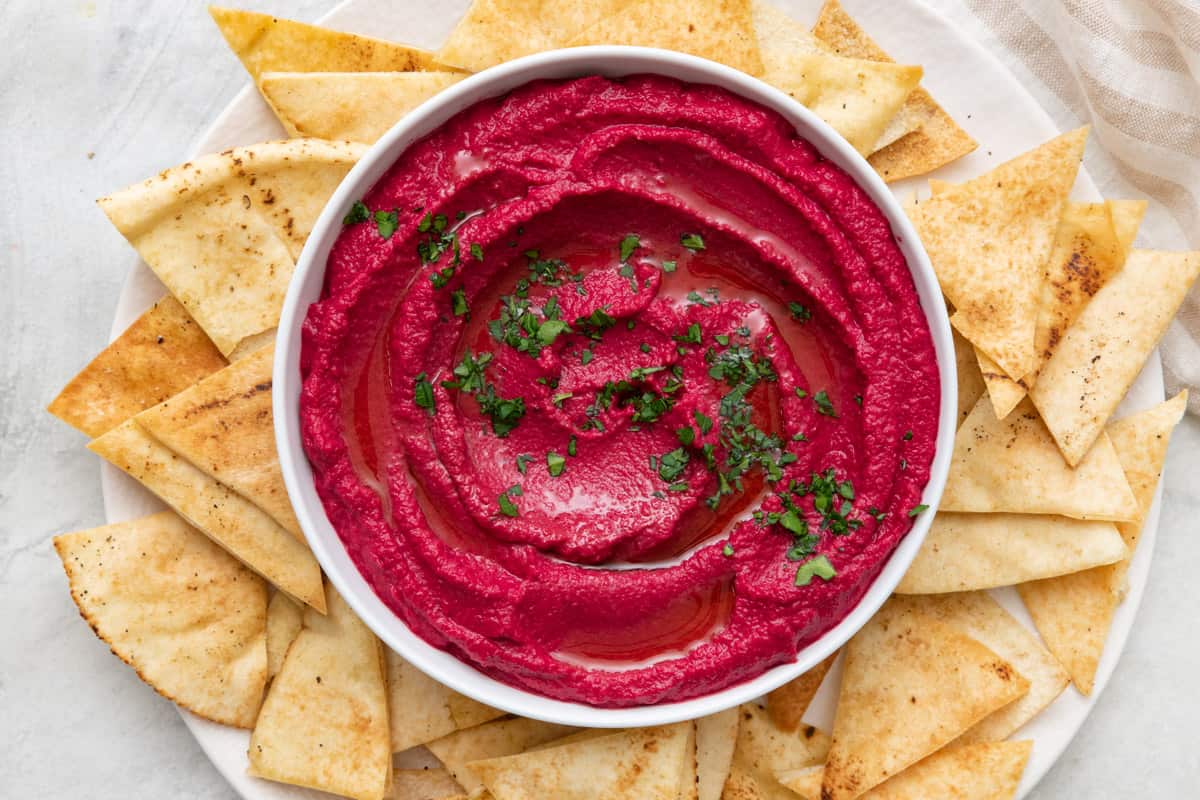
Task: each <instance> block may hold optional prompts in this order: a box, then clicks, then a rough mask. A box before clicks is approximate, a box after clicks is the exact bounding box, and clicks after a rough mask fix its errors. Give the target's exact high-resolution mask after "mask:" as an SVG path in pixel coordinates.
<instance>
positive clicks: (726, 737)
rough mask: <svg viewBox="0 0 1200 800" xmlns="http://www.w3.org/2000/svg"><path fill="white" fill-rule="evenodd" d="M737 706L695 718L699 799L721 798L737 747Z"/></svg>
mask: <svg viewBox="0 0 1200 800" xmlns="http://www.w3.org/2000/svg"><path fill="white" fill-rule="evenodd" d="M738 716H739V711H738V709H737V708H727V709H725V710H724V711H718V712H717V713H715V714H709V715H707V716H704V717H700V718H699V719H697V720H696V800H721V792H722V790H723V789H724V788H725V781H727V780H728V779H729V769H730V766H731V765H732V764H733V751H734V749H735V748H736V746H737V732H738Z"/></svg>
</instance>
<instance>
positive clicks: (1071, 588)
mask: <svg viewBox="0 0 1200 800" xmlns="http://www.w3.org/2000/svg"><path fill="white" fill-rule="evenodd" d="M1186 409H1187V393H1186V392H1180V393H1179V394H1178V395H1176V396H1175V397H1173V398H1172V399H1170V400H1168V401H1166V402H1164V403H1160V404H1158V405H1157V406H1154V407H1153V408H1150V409H1148V410H1146V411H1142V412H1141V413H1138V414H1133V415H1131V416H1128V417H1125V418H1123V419H1120V420H1117V421H1116V422H1114V423H1113V424H1112V425H1110V426H1109V436H1110V437H1111V439H1112V443H1113V448H1114V449H1115V450H1116V452H1117V457H1118V458H1119V459H1120V461H1121V465H1122V467H1124V469H1125V471H1126V475H1127V476H1128V478H1129V483H1130V485H1131V486H1132V487H1133V492H1134V495H1135V496H1136V497H1137V504H1138V518H1137V520H1135V521H1132V522H1125V523H1121V524H1120V525H1118V526H1117V528H1118V530H1120V532H1121V536H1122V537H1123V538H1124V540H1125V545H1126V548H1127V550H1128V555H1127V556H1126V557H1125V558H1124V559H1123V560H1121V561H1119V562H1117V563H1115V564H1111V565H1109V566H1104V567H1097V568H1095V569H1089V570H1087V571H1085V572H1076V573H1073V574H1071V575H1063V576H1062V577H1058V578H1049V579H1047V580H1041V581H1033V582H1031V583H1023V584H1020V585H1019V586H1017V591H1018V592H1019V593H1020V595H1021V599H1022V600H1023V601H1024V602H1025V607H1026V608H1028V609H1029V614H1030V616H1031V617H1033V622H1034V625H1036V626H1037V629H1038V633H1040V634H1041V635H1042V639H1043V640H1045V642H1046V645H1047V646H1048V647H1049V648H1050V651H1051V652H1052V653H1054V655H1055V656H1056V657H1057V658H1058V660H1059V661H1061V662H1062V664H1063V666H1065V667H1066V668H1067V671H1068V672H1070V673H1071V681H1072V682H1073V683H1074V684H1075V687H1076V688H1077V689H1079V691H1080V692H1082V693H1083V694H1085V695H1086V694H1091V692H1092V688H1093V687H1094V685H1095V680H1096V668H1097V666H1098V665H1099V663H1100V656H1101V655H1102V654H1103V652H1104V641H1105V639H1107V638H1108V630H1109V628H1110V627H1111V626H1112V617H1113V613H1114V612H1115V611H1116V607H1117V605H1118V604H1119V603H1120V602H1121V601H1122V600H1123V599H1124V595H1125V586H1126V575H1127V573H1128V570H1129V563H1130V560H1131V559H1132V558H1133V553H1134V551H1135V550H1136V548H1137V543H1138V539H1139V538H1140V537H1141V533H1142V521H1143V519H1144V518H1145V515H1146V513H1147V512H1148V511H1149V510H1150V505H1151V504H1152V503H1153V501H1154V491H1155V488H1156V487H1157V486H1158V480H1159V477H1160V476H1161V474H1162V465H1163V462H1164V461H1165V460H1166V457H1167V445H1168V443H1169V442H1170V437H1171V431H1172V430H1173V429H1174V427H1175V425H1176V424H1177V423H1178V422H1179V420H1180V419H1181V418H1182V416H1183V413H1184V411H1185V410H1186Z"/></svg>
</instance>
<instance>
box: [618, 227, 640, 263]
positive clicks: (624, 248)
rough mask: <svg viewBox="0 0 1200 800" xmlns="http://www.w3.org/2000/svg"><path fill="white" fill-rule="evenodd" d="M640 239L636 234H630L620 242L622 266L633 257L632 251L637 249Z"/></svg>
mask: <svg viewBox="0 0 1200 800" xmlns="http://www.w3.org/2000/svg"><path fill="white" fill-rule="evenodd" d="M640 242H641V238H640V237H639V236H638V235H637V234H636V233H631V234H629V235H628V236H626V237H625V238H624V239H622V240H621V248H620V253H621V263H622V264H624V263H625V262H626V261H628V260H629V257H630V256H631V255H633V251H634V250H637V249H638V246H639V244H640Z"/></svg>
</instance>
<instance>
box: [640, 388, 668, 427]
mask: <svg viewBox="0 0 1200 800" xmlns="http://www.w3.org/2000/svg"><path fill="white" fill-rule="evenodd" d="M629 405H630V406H632V407H633V417H632V419H633V421H634V422H656V421H657V420H658V419H659V418H660V417H662V415H663V414H665V413H667V412H668V411H670V410H671V407H672V406H673V405H675V401H674V400H672V399H671V398H669V397H663V396H662V395H660V394H658V393H657V392H653V391H649V390H648V391H644V392H642V393H641V394H638V395H634V396H633V397H632V398H630V400H629Z"/></svg>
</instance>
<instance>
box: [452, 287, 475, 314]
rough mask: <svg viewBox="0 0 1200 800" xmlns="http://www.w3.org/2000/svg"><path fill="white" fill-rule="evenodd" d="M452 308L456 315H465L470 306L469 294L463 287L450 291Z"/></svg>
mask: <svg viewBox="0 0 1200 800" xmlns="http://www.w3.org/2000/svg"><path fill="white" fill-rule="evenodd" d="M450 309H451V310H452V311H453V312H454V316H456V317H461V316H465V315H466V314H467V312H468V311H470V310H471V309H470V307H469V306H467V294H466V292H464V291H463V290H462V289H455V290H454V291H453V292H451V293H450Z"/></svg>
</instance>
